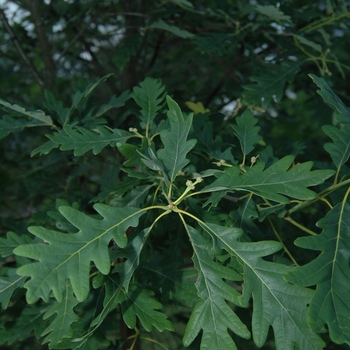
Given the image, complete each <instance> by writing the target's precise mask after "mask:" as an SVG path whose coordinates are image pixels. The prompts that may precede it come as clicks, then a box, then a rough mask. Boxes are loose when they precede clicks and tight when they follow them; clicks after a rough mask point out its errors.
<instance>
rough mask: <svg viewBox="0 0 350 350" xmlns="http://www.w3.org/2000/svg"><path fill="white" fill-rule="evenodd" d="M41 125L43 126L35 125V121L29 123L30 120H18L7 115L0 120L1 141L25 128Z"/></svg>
mask: <svg viewBox="0 0 350 350" xmlns="http://www.w3.org/2000/svg"><path fill="white" fill-rule="evenodd" d="M40 125H42V124H39V123H35V120H33V121H29V120H28V119H17V118H12V117H10V116H8V115H5V116H4V117H3V118H2V119H0V139H3V138H4V137H6V136H7V135H9V134H11V133H13V132H16V131H21V130H23V129H24V128H27V127H32V126H40Z"/></svg>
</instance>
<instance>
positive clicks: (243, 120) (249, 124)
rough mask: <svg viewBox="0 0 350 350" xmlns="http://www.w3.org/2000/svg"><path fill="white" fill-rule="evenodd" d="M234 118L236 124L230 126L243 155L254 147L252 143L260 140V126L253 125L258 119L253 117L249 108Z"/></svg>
mask: <svg viewBox="0 0 350 350" xmlns="http://www.w3.org/2000/svg"><path fill="white" fill-rule="evenodd" d="M235 120H236V124H237V125H232V128H233V130H234V131H235V135H236V136H237V137H238V139H239V142H240V144H241V149H242V153H243V156H244V157H245V156H246V155H247V154H249V153H250V152H251V151H252V150H253V149H254V148H255V147H254V145H255V144H256V143H258V142H259V141H260V140H262V137H261V136H260V135H258V132H259V130H260V127H259V126H255V124H256V123H257V122H258V120H257V118H254V114H253V112H251V111H250V110H249V109H247V110H245V111H244V113H243V114H242V116H241V117H237V118H236V119H235Z"/></svg>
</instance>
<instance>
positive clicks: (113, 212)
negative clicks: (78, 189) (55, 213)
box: [15, 204, 144, 303]
mask: <svg viewBox="0 0 350 350" xmlns="http://www.w3.org/2000/svg"><path fill="white" fill-rule="evenodd" d="M94 209H95V210H96V211H97V212H98V213H99V214H100V215H101V216H102V218H103V219H102V220H99V219H94V218H92V217H90V216H88V215H86V214H83V213H81V212H79V211H78V210H75V209H73V208H71V207H60V208H59V211H60V212H61V214H62V215H63V216H64V217H65V218H66V219H67V220H68V221H69V222H70V223H71V224H73V225H74V226H75V227H77V228H78V229H79V232H78V233H75V234H64V233H61V232H58V231H53V230H49V229H46V228H44V227H30V228H29V231H30V232H31V233H33V234H34V235H35V236H37V237H39V238H41V239H42V240H43V243H39V244H29V245H22V246H19V247H17V248H16V249H15V254H16V255H21V256H26V257H28V258H31V259H36V260H38V262H34V263H31V264H27V265H24V266H21V267H20V268H19V269H18V274H20V275H21V276H30V277H31V279H30V280H29V281H28V282H26V284H25V288H27V294H26V297H27V301H28V303H34V302H35V301H37V300H38V299H39V298H42V299H43V300H45V301H48V300H49V298H50V294H51V293H50V292H51V291H53V294H54V297H55V298H56V299H57V301H61V300H62V298H63V293H64V292H65V284H64V283H62V282H63V281H66V280H67V279H70V282H71V283H72V286H73V291H74V294H75V296H76V298H77V299H78V301H83V300H84V299H85V298H86V297H87V295H88V293H89V271H90V268H91V266H90V262H91V261H93V262H94V264H95V266H96V267H97V269H98V270H100V272H101V273H102V274H108V273H109V271H110V265H111V261H110V256H109V251H108V245H109V242H110V241H111V240H112V239H113V240H114V241H115V242H116V243H117V245H119V246H120V247H122V248H124V247H125V246H126V243H127V237H126V235H125V232H126V230H127V229H128V227H129V226H132V227H136V226H137V225H138V218H139V217H140V216H141V215H142V214H143V213H144V211H143V210H140V209H137V208H113V207H109V206H106V205H103V204H95V205H94Z"/></svg>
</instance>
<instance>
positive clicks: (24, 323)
mask: <svg viewBox="0 0 350 350" xmlns="http://www.w3.org/2000/svg"><path fill="white" fill-rule="evenodd" d="M12 311H14V310H12ZM20 311H21V312H20V313H19V314H16V318H15V319H14V320H13V321H11V322H9V323H8V324H6V323H5V324H0V344H4V343H7V345H11V344H13V343H14V342H15V341H16V340H19V341H23V340H25V339H26V338H28V337H29V336H31V335H32V334H33V333H34V335H35V337H36V338H37V339H39V338H40V334H41V333H42V331H43V330H44V329H45V327H46V321H44V320H43V312H44V311H45V309H44V308H43V307H40V306H34V305H33V306H27V307H25V308H23V309H22V310H20Z"/></svg>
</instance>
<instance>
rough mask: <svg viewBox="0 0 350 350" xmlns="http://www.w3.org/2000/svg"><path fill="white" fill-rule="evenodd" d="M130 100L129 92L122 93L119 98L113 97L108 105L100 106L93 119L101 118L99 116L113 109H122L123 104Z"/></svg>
mask: <svg viewBox="0 0 350 350" xmlns="http://www.w3.org/2000/svg"><path fill="white" fill-rule="evenodd" d="M129 98H130V93H129V91H124V92H123V93H122V94H121V95H120V96H118V97H116V96H113V97H112V98H111V99H110V100H109V102H108V103H106V104H104V105H102V106H101V107H100V108H99V110H98V111H97V112H96V113H95V117H96V118H98V117H101V115H103V114H105V113H107V112H108V111H110V110H111V109H113V108H119V107H123V106H124V105H125V102H126V101H127V100H128V99H129Z"/></svg>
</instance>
